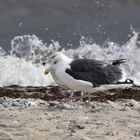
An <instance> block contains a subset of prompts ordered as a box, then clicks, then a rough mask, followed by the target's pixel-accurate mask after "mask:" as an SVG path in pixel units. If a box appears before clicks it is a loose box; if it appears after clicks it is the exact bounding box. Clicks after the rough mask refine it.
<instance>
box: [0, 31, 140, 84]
mask: <svg viewBox="0 0 140 140" xmlns="http://www.w3.org/2000/svg"><path fill="white" fill-rule="evenodd" d="M139 44H140V43H139V41H138V33H136V32H135V31H133V35H132V37H131V38H130V40H129V41H128V42H126V43H125V44H124V45H120V44H117V43H115V42H110V41H107V42H105V43H104V44H103V45H102V46H100V45H98V44H96V43H93V42H92V41H89V40H88V39H86V38H85V37H82V38H81V40H80V46H79V47H78V48H76V49H67V50H66V49H64V48H62V47H61V46H60V45H59V43H58V42H55V41H52V43H51V44H47V43H43V42H42V41H41V40H40V39H39V38H38V37H37V36H35V35H23V36H16V37H15V38H14V39H13V40H12V41H11V50H10V51H9V52H6V51H5V50H4V49H3V48H0V86H8V85H22V86H47V85H54V84H55V82H54V80H53V79H52V77H51V75H50V74H49V75H47V76H45V75H44V69H45V67H44V66H42V65H41V62H42V61H43V59H47V57H48V56H49V55H50V54H52V53H53V52H55V51H63V52H64V53H65V54H66V55H68V56H69V57H73V58H78V57H81V58H92V59H98V60H102V61H106V62H108V63H109V62H110V61H112V60H115V59H120V58H126V59H127V62H126V63H125V64H124V65H122V66H121V67H122V68H123V69H124V70H125V72H126V74H127V77H128V78H131V79H133V80H134V81H135V83H139V82H140V80H139V79H140V45H139Z"/></svg>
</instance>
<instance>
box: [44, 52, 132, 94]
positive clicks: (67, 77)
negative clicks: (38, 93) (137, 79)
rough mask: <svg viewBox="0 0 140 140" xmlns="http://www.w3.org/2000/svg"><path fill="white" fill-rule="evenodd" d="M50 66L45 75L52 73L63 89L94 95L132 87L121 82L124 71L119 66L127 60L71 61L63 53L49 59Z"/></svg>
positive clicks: (53, 55)
mask: <svg viewBox="0 0 140 140" xmlns="http://www.w3.org/2000/svg"><path fill="white" fill-rule="evenodd" d="M48 61H50V64H49V66H48V68H47V69H46V70H45V72H44V74H48V73H49V72H51V75H52V76H53V78H54V80H55V82H56V83H57V84H58V85H60V86H63V87H66V88H69V89H72V90H77V91H82V92H87V93H94V92H97V91H102V90H108V89H113V88H118V87H125V86H130V84H125V85H124V82H122V83H123V84H122V83H121V82H120V80H121V79H122V78H123V70H122V69H121V68H120V67H119V64H121V63H123V62H124V61H125V60H124V59H120V60H116V61H114V62H113V63H112V64H106V63H103V62H102V61H98V60H92V59H71V58H69V57H67V56H66V55H64V54H63V53H61V52H57V53H54V54H52V55H51V56H50V57H49V60H48Z"/></svg>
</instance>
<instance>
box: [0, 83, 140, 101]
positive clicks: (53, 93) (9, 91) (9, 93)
mask: <svg viewBox="0 0 140 140" xmlns="http://www.w3.org/2000/svg"><path fill="white" fill-rule="evenodd" d="M109 93H110V94H109ZM112 93H113V94H112ZM3 96H6V97H11V98H39V99H42V100H46V101H53V100H62V99H66V98H70V91H68V90H65V89H62V88H60V87H51V86H48V87H31V86H27V87H21V86H18V85H13V86H5V87H0V97H3ZM75 96H79V92H77V93H75ZM79 97H80V96H79ZM121 99H135V100H137V101H140V87H132V88H127V89H115V90H109V91H106V92H98V93H93V94H91V100H92V101H101V102H103V101H106V100H111V101H116V100H121ZM85 100H86V98H85Z"/></svg>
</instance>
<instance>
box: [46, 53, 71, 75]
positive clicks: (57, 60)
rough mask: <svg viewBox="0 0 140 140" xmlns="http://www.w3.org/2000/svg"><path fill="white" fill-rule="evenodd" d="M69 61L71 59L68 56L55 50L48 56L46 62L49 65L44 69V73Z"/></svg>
mask: <svg viewBox="0 0 140 140" xmlns="http://www.w3.org/2000/svg"><path fill="white" fill-rule="evenodd" d="M71 61H72V59H70V58H69V57H67V56H66V55H64V54H63V53H61V52H56V53H54V54H52V55H51V56H50V57H49V58H48V61H47V62H48V63H49V67H48V68H47V69H46V70H45V72H44V74H45V75H46V74H48V73H49V72H50V71H52V70H56V69H57V68H59V67H61V66H64V65H66V64H68V63H69V62H71Z"/></svg>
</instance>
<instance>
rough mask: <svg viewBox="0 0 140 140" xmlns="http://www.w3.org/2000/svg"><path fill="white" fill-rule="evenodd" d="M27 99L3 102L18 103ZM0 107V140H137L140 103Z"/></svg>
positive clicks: (33, 102) (46, 103) (35, 101)
mask: <svg viewBox="0 0 140 140" xmlns="http://www.w3.org/2000/svg"><path fill="white" fill-rule="evenodd" d="M25 100H27V99H19V98H18V99H11V98H6V101H7V102H9V101H13V102H14V103H15V102H16V103H17V102H18V103H21V102H23V101H25ZM28 103H29V104H28V105H27V106H18V105H17V106H16V104H15V105H13V106H6V104H4V102H3V103H2V104H1V105H0V140H139V139H140V102H137V101H135V100H133V99H127V100H121V101H115V102H112V101H106V102H97V101H94V102H92V103H90V104H89V103H88V102H81V101H77V102H69V103H63V102H58V101H43V100H40V99H28Z"/></svg>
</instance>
